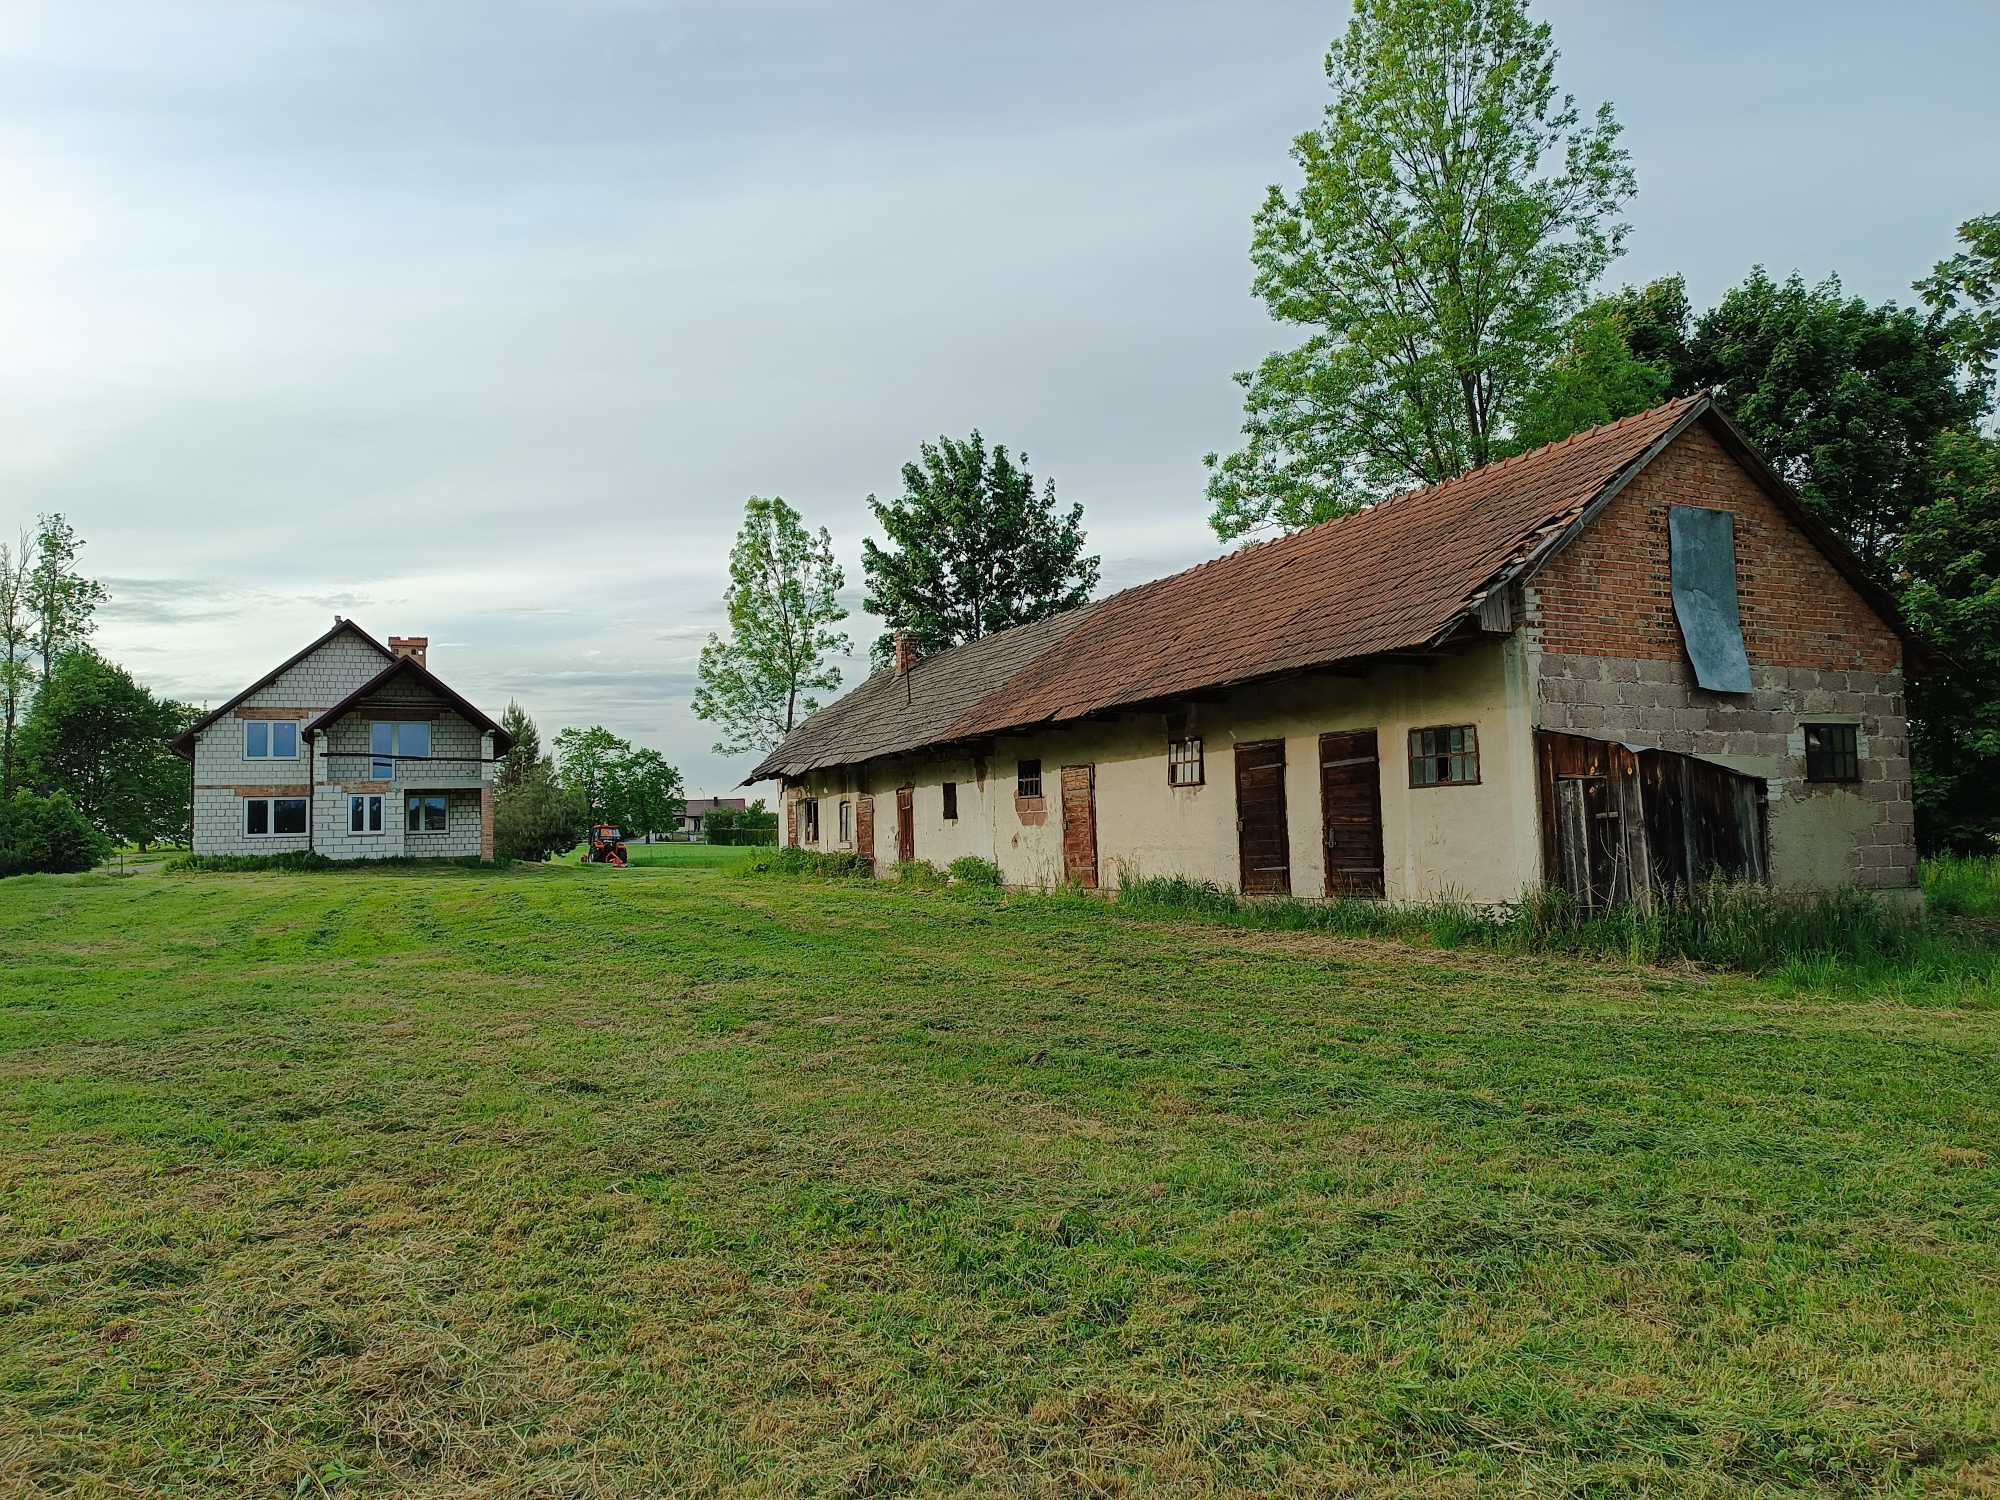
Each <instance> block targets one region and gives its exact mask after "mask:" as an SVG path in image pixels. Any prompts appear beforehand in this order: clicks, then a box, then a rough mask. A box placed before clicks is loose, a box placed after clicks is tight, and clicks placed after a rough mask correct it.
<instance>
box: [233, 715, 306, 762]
mask: <svg viewBox="0 0 2000 1500" xmlns="http://www.w3.org/2000/svg"><path fill="white" fill-rule="evenodd" d="M281 724H282V725H283V726H285V727H286V728H287V729H289V730H291V732H292V753H291V754H290V755H279V754H277V753H276V751H275V750H274V749H273V748H272V747H273V745H274V743H275V741H276V739H277V734H278V726H279V725H281ZM252 729H262V730H263V731H264V753H263V754H262V755H258V754H255V753H254V752H253V751H252V750H251V749H250V731H251V730H252ZM243 758H244V759H245V760H297V759H298V758H299V721H298V720H297V719H245V720H244V721H243Z"/></svg>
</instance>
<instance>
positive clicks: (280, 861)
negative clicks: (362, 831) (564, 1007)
mask: <svg viewBox="0 0 2000 1500" xmlns="http://www.w3.org/2000/svg"><path fill="white" fill-rule="evenodd" d="M508 863H509V861H507V860H495V861H493V862H492V863H488V862H487V861H485V860H483V859H480V858H478V857H477V856H474V855H466V856H462V857H459V858H455V859H419V858H417V857H416V856H414V855H408V854H399V855H395V856H393V857H391V858H387V859H328V858H327V857H326V856H325V855H324V854H319V853H316V852H314V851H312V850H309V849H298V850H294V851H292V852H291V853H289V854H183V855H182V856H180V858H178V859H175V860H170V861H168V863H167V867H166V868H167V869H168V870H169V871H170V872H173V873H177V874H188V875H215V874H256V873H259V872H264V871H277V872H279V873H295V874H296V873H305V872H308V871H319V870H384V869H389V870H419V869H421V870H435V869H439V868H444V869H458V870H493V869H499V868H502V867H504V866H505V865H506V864H508Z"/></svg>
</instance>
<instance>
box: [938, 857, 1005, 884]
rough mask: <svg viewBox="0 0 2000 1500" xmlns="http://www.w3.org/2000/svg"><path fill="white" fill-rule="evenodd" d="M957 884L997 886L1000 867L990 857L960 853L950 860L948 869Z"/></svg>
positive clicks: (999, 882) (999, 881)
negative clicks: (984, 857) (983, 857)
mask: <svg viewBox="0 0 2000 1500" xmlns="http://www.w3.org/2000/svg"><path fill="white" fill-rule="evenodd" d="M948 873H949V874H950V876H951V878H952V879H953V880H954V881H956V882H957V883H958V884H959V885H983V886H991V887H995V888H997V887H998V886H999V885H1000V884H1001V880H1000V867H999V866H998V865H996V864H994V863H993V861H992V860H990V859H981V858H980V857H979V856H978V855H976V854H962V855H960V856H959V857H958V858H957V859H955V860H953V861H952V862H951V868H950V870H949V871H948Z"/></svg>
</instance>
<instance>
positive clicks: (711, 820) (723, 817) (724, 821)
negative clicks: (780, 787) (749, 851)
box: [701, 797, 778, 844]
mask: <svg viewBox="0 0 2000 1500" xmlns="http://www.w3.org/2000/svg"><path fill="white" fill-rule="evenodd" d="M701 831H702V836H703V837H704V838H706V839H707V840H708V841H709V842H710V843H711V844H775V843H777V842H778V815H777V814H776V813H775V812H773V811H771V809H770V808H769V807H767V806H765V805H764V799H763V798H762V797H759V798H758V799H757V800H756V801H754V802H752V803H751V804H750V805H749V806H748V807H718V808H715V809H713V810H712V811H710V812H709V814H708V816H707V817H705V818H703V819H702V827H701Z"/></svg>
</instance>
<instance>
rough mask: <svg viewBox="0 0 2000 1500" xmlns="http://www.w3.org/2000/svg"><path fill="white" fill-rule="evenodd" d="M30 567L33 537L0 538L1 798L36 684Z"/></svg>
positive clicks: (7, 791) (10, 784)
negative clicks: (13, 543)
mask: <svg viewBox="0 0 2000 1500" xmlns="http://www.w3.org/2000/svg"><path fill="white" fill-rule="evenodd" d="M34 571H35V543H34V539H33V538H32V537H30V536H29V535H28V534H27V533H26V532H25V531H24V532H22V533H21V539H20V543H19V545H18V546H16V547H12V548H10V547H9V546H8V545H7V544H6V543H5V542H0V802H5V801H7V800H8V799H10V798H11V797H12V796H13V795H14V762H15V750H16V748H17V747H16V744H15V741H16V738H17V736H18V735H19V733H20V727H21V715H22V712H23V711H24V710H25V709H26V707H27V703H28V695H29V694H30V692H32V691H33V688H34V685H35V667H34V650H33V642H34V640H35V611H34V606H33V603H32V601H31V598H30V595H29V580H30V579H31V578H33V576H34Z"/></svg>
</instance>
